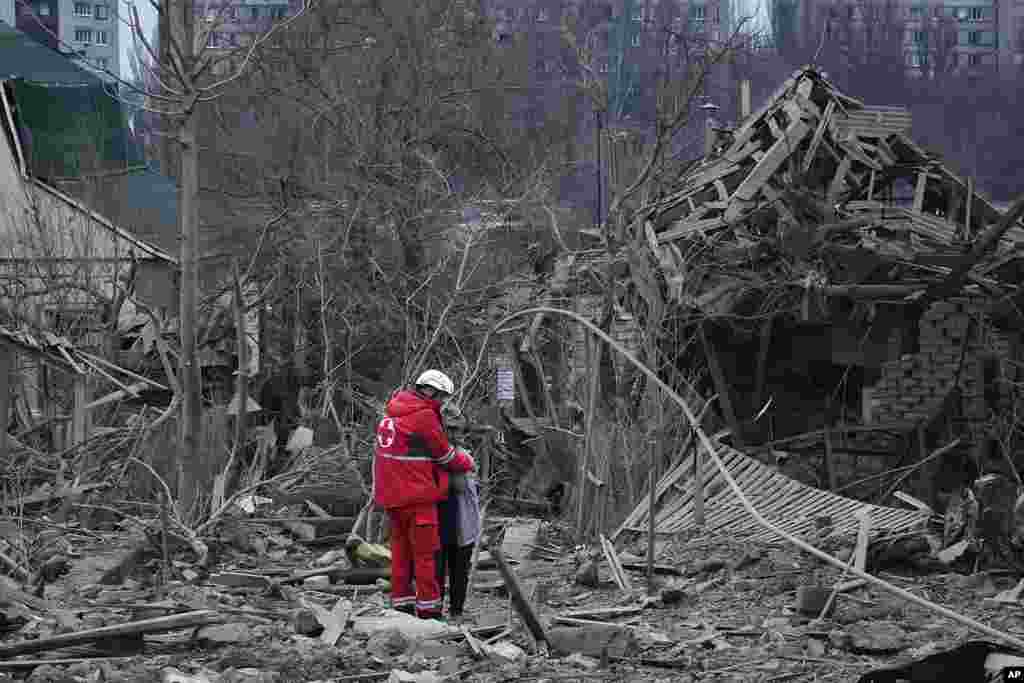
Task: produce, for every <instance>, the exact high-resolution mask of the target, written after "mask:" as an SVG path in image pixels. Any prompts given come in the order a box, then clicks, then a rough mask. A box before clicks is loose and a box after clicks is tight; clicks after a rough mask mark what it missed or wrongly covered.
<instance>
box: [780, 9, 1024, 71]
mask: <svg viewBox="0 0 1024 683" xmlns="http://www.w3.org/2000/svg"><path fill="white" fill-rule="evenodd" d="M772 28H773V32H774V34H775V40H776V44H777V45H779V46H785V45H787V44H792V43H802V44H803V45H804V47H808V48H813V47H814V46H815V45H818V44H824V45H826V47H829V48H838V49H840V50H842V49H856V50H862V51H863V50H868V51H870V50H874V51H877V52H884V51H887V50H888V51H890V52H902V55H903V61H904V66H905V68H906V69H907V72H908V73H909V74H910V75H914V76H922V77H927V76H934V75H936V74H937V73H961V74H967V75H978V76H980V75H984V74H986V73H993V72H1000V71H1002V72H1007V71H1008V70H1010V71H1012V70H1013V69H1014V68H1015V67H1020V65H1021V64H1024V0H854V1H848V0H828V1H825V2H815V1H814V0H774V2H773V4H772ZM823 36H824V37H825V39H826V40H825V41H823V40H822V37H823ZM893 39H895V40H896V41H898V46H894V45H893ZM854 43H855V44H856V48H852V47H850V46H851V44H854ZM894 47H898V49H896V50H894V49H893V48H894Z"/></svg>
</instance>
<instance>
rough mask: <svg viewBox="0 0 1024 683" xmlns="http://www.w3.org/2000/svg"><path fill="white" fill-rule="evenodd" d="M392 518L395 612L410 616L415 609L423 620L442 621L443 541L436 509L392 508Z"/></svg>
mask: <svg viewBox="0 0 1024 683" xmlns="http://www.w3.org/2000/svg"><path fill="white" fill-rule="evenodd" d="M432 513H433V514H432ZM388 518H389V521H390V522H391V607H392V609H396V610H400V611H403V612H409V613H413V610H415V614H416V616H418V617H420V618H421V619H439V618H440V617H441V602H442V599H441V588H440V586H439V585H438V583H437V569H436V564H435V560H434V554H435V553H436V552H437V551H438V550H439V549H440V548H441V540H440V537H439V536H438V531H437V513H436V506H434V505H433V504H430V505H412V506H409V507H405V508H392V509H390V510H388ZM414 580H415V582H416V589H415V591H414V590H413V581H414Z"/></svg>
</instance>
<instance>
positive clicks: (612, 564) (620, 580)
mask: <svg viewBox="0 0 1024 683" xmlns="http://www.w3.org/2000/svg"><path fill="white" fill-rule="evenodd" d="M601 550H602V551H603V552H604V558H605V560H607V561H608V568H609V569H610V570H611V572H612V579H613V580H614V581H615V585H617V586H618V587H619V590H623V591H626V592H630V591H632V590H633V585H632V583H631V582H630V580H629V576H628V575H627V574H626V572H625V571H624V570H623V569H622V563H621V562H619V555H618V553H616V552H615V546H613V545H612V544H611V541H609V540H608V538H607V537H606V536H605V535H604V534H601Z"/></svg>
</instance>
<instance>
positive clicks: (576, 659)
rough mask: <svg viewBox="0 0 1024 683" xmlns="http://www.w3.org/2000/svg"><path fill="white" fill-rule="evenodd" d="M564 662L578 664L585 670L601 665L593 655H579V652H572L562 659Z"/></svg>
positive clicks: (591, 669)
mask: <svg viewBox="0 0 1024 683" xmlns="http://www.w3.org/2000/svg"><path fill="white" fill-rule="evenodd" d="M563 661H564V662H565V663H566V664H572V665H573V666H578V667H579V668H581V669H584V670H586V671H593V670H594V669H597V668H598V667H599V666H601V663H600V662H599V661H598V660H596V659H594V658H593V657H588V656H586V655H581V654H580V653H579V652H574V653H573V654H571V655H569V656H568V657H566V658H565V659H564V660H563Z"/></svg>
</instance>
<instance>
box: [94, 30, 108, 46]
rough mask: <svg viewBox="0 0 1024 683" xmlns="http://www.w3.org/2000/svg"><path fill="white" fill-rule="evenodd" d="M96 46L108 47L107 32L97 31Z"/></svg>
mask: <svg viewBox="0 0 1024 683" xmlns="http://www.w3.org/2000/svg"><path fill="white" fill-rule="evenodd" d="M96 44H97V45H106V44H107V32H106V31H96Z"/></svg>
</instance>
